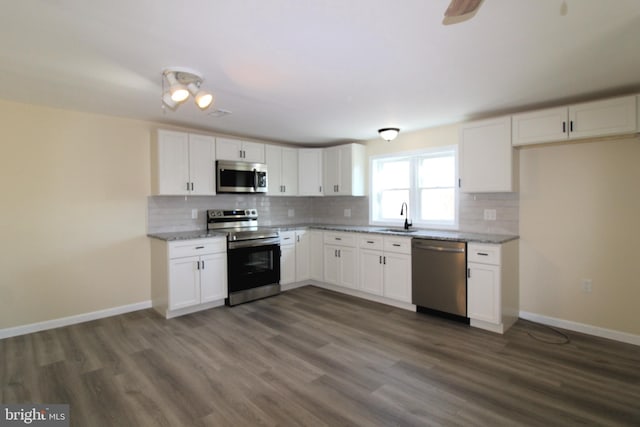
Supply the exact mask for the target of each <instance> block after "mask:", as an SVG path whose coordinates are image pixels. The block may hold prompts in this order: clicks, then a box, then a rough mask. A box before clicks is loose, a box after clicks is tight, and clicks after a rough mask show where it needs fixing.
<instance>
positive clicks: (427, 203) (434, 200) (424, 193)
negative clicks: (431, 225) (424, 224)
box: [420, 188, 455, 221]
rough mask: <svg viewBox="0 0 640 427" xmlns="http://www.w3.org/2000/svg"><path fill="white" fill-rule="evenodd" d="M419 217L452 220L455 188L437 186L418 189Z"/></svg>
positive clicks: (431, 219) (428, 219)
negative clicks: (435, 187)
mask: <svg viewBox="0 0 640 427" xmlns="http://www.w3.org/2000/svg"><path fill="white" fill-rule="evenodd" d="M420 206H421V211H420V213H421V219H422V220H424V221H454V220H455V218H454V214H455V210H454V209H455V190H454V189H453V188H442V189H440V188H437V189H428V190H421V191H420Z"/></svg>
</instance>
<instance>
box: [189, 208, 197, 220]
mask: <svg viewBox="0 0 640 427" xmlns="http://www.w3.org/2000/svg"><path fill="white" fill-rule="evenodd" d="M191 219H198V209H191Z"/></svg>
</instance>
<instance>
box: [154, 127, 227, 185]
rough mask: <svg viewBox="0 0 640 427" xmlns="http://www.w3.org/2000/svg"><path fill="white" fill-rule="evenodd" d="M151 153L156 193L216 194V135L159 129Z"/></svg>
mask: <svg viewBox="0 0 640 427" xmlns="http://www.w3.org/2000/svg"><path fill="white" fill-rule="evenodd" d="M151 157H152V160H151V162H152V163H151V171H152V179H151V186H152V193H153V194H156V195H180V196H182V195H214V194H215V189H216V186H215V181H214V180H215V173H214V159H215V139H214V138H213V137H211V136H206V135H195V134H188V133H184V132H174V131H168V130H158V131H157V134H156V138H155V140H154V141H153V142H152V148H151Z"/></svg>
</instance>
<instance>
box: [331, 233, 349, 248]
mask: <svg viewBox="0 0 640 427" xmlns="http://www.w3.org/2000/svg"><path fill="white" fill-rule="evenodd" d="M324 242H325V243H328V244H331V245H342V246H351V247H354V248H355V247H356V236H355V235H354V234H353V233H324Z"/></svg>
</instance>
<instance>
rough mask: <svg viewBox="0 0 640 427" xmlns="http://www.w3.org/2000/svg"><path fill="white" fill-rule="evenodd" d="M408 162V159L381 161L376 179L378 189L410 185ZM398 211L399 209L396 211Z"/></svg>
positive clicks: (407, 186)
mask: <svg viewBox="0 0 640 427" xmlns="http://www.w3.org/2000/svg"><path fill="white" fill-rule="evenodd" d="M409 174H410V162H409V161H408V160H399V161H386V162H384V163H382V166H381V167H380V169H379V173H378V176H376V180H377V182H378V184H379V186H378V188H379V189H380V190H384V189H392V188H409V187H410V179H409ZM398 212H399V211H398Z"/></svg>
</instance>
